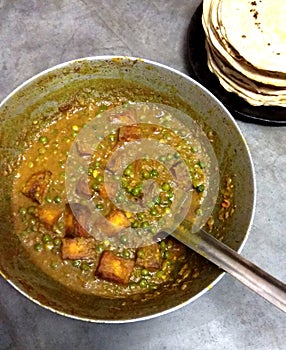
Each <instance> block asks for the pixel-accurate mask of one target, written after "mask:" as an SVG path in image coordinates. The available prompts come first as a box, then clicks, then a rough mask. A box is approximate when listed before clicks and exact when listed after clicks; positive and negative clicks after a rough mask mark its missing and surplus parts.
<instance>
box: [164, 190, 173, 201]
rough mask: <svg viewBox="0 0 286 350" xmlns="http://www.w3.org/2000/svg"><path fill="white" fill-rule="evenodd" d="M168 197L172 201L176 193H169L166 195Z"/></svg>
mask: <svg viewBox="0 0 286 350" xmlns="http://www.w3.org/2000/svg"><path fill="white" fill-rule="evenodd" d="M166 196H167V197H168V198H169V199H171V198H173V197H174V192H172V191H169V192H168V193H166Z"/></svg>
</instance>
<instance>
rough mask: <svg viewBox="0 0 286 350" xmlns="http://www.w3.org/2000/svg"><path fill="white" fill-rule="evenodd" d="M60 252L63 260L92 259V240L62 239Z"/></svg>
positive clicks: (93, 252)
mask: <svg viewBox="0 0 286 350" xmlns="http://www.w3.org/2000/svg"><path fill="white" fill-rule="evenodd" d="M61 251H62V258H63V259H71V260H77V259H86V260H89V259H94V257H95V251H94V240H93V239H92V238H83V237H76V238H63V239H62V246H61Z"/></svg>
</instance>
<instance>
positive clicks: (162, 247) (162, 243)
mask: <svg viewBox="0 0 286 350" xmlns="http://www.w3.org/2000/svg"><path fill="white" fill-rule="evenodd" d="M160 248H161V250H165V249H166V248H167V244H166V242H165V241H161V242H160Z"/></svg>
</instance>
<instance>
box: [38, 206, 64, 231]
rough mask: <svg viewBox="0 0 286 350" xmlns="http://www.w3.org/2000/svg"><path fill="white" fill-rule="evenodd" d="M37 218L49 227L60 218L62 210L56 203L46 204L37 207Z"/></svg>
mask: <svg viewBox="0 0 286 350" xmlns="http://www.w3.org/2000/svg"><path fill="white" fill-rule="evenodd" d="M37 213H38V214H37V215H38V218H39V220H40V221H41V222H42V223H43V224H44V225H45V226H47V227H48V228H51V227H52V226H54V225H55V223H56V222H57V221H58V219H59V218H60V216H61V214H62V212H61V211H60V210H59V207H58V206H57V205H52V204H48V205H45V206H42V207H39V208H38V212H37Z"/></svg>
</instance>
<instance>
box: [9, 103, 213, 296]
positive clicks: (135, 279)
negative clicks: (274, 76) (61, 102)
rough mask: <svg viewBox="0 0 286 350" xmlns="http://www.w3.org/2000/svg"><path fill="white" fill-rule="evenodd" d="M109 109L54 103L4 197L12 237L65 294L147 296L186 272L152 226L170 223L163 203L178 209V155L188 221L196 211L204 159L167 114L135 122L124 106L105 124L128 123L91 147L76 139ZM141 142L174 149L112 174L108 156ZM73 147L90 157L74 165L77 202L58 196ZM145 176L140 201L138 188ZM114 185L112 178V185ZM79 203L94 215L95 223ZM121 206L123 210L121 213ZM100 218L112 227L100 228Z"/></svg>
mask: <svg viewBox="0 0 286 350" xmlns="http://www.w3.org/2000/svg"><path fill="white" fill-rule="evenodd" d="M114 107H115V105H112V104H111V105H109V106H106V105H104V104H101V105H100V104H98V103H95V102H89V103H87V104H85V105H84V106H82V105H79V104H78V103H73V104H70V105H68V106H66V105H65V106H62V107H61V108H62V117H61V118H60V119H58V120H57V121H55V122H53V123H50V124H49V125H47V127H46V128H44V129H42V130H41V131H40V133H39V134H37V136H36V137H35V139H34V140H33V141H32V142H30V145H29V147H28V148H27V150H26V153H25V154H24V155H23V157H22V159H23V160H22V162H21V164H20V167H19V169H18V174H17V178H16V180H15V183H14V195H13V198H14V203H13V205H14V213H15V220H16V228H17V234H18V236H19V238H20V239H21V241H22V242H23V245H24V246H25V248H26V249H27V250H28V252H29V254H30V256H31V258H32V259H33V261H34V263H35V264H37V265H39V266H40V267H41V269H42V270H43V271H44V272H45V273H47V274H49V275H50V276H52V277H53V278H55V279H57V280H58V281H60V282H61V283H62V284H64V285H66V286H68V287H69V288H72V289H76V290H79V291H81V292H85V293H93V294H97V295H103V296H110V295H112V296H122V295H126V294H131V293H142V292H146V291H150V290H156V289H158V288H160V287H162V286H164V285H168V283H170V282H172V281H175V280H176V279H178V277H179V276H180V278H186V277H187V276H188V275H189V274H190V273H191V270H192V269H191V267H190V266H189V263H188V259H187V251H186V248H185V247H184V246H183V245H182V244H181V243H179V242H178V241H176V240H175V239H173V238H171V237H170V236H168V235H166V234H165V235H164V232H162V231H160V224H161V223H162V220H163V221H164V222H165V223H166V222H168V221H170V222H172V221H173V220H174V217H175V215H177V214H178V212H177V210H176V213H174V210H172V205H175V204H176V205H177V206H175V208H176V209H179V207H180V203H181V202H180V201H179V200H178V199H176V191H177V190H178V181H179V182H183V181H184V178H182V177H181V178H180V175H182V172H181V169H180V162H179V159H180V158H183V159H184V162H185V164H186V166H187V169H188V179H187V180H188V181H189V185H188V181H187V183H186V186H189V187H187V188H186V189H187V191H189V192H192V202H191V206H190V208H189V212H188V213H186V216H187V217H188V219H189V220H192V218H194V217H195V216H196V215H200V210H201V209H200V208H201V203H202V201H203V199H204V196H205V193H206V190H207V186H208V178H207V172H206V171H205V169H206V163H205V162H206V160H207V157H206V156H205V155H204V153H203V151H202V149H201V148H200V147H199V145H198V144H197V141H196V140H192V139H191V136H190V135H189V134H188V132H187V131H186V130H183V129H181V130H172V129H170V127H169V125H168V120H167V119H168V118H165V119H164V118H162V121H163V122H162V123H161V124H160V125H153V124H148V123H144V122H142V123H136V121H135V120H133V119H132V113H130V112H128V108H127V109H126V111H125V112H123V113H122V112H121V113H117V114H115V115H113V116H112V118H113V120H112V122H114V120H115V121H116V119H118V120H119V121H122V120H124V121H127V122H128V125H124V126H121V127H118V128H117V129H116V128H115V129H114V130H112V131H111V132H110V134H109V135H108V136H107V137H104V138H102V140H101V141H100V143H99V144H98V146H97V147H96V149H95V150H92V151H91V150H90V149H89V147H88V145H86V144H85V143H84V142H79V141H78V140H77V137H78V136H79V134H80V132H81V130H84V128H85V127H86V126H87V125H88V123H89V122H90V121H91V120H93V119H94V118H95V119H96V118H100V117H101V116H102V114H103V113H105V111H108V110H112V108H114ZM123 107H124V106H123ZM165 117H166V116H165ZM142 138H144V139H152V140H156V141H157V142H159V143H161V144H163V145H166V147H167V145H171V146H172V147H173V148H174V149H176V151H175V152H173V153H168V154H165V155H154V157H152V158H150V157H149V156H148V155H147V156H146V157H145V158H144V157H143V158H140V159H136V160H135V161H134V162H131V163H130V164H128V165H127V166H126V167H125V168H124V170H123V173H122V176H121V177H119V176H118V175H116V167H118V162H119V163H122V159H121V158H120V157H116V158H115V159H113V160H112V155H113V154H114V152H115V150H116V149H119V148H120V147H121V148H123V149H124V147H125V146H126V145H128V143H130V142H136V141H138V140H140V139H142ZM72 145H75V147H76V148H75V149H76V153H77V156H78V157H79V158H82V159H84V158H85V157H89V164H88V171H87V174H85V173H84V170H83V169H81V167H80V166H79V167H78V168H79V177H78V179H74V181H76V184H75V196H78V200H77V201H76V202H73V203H71V202H70V200H69V198H68V196H67V192H66V163H67V160H68V156H69V152H70V149H71V146H72ZM120 165H121V166H122V164H120ZM75 166H76V165H75ZM168 169H169V170H170V171H169V170H168ZM106 174H107V175H109V176H110V177H109V180H108V181H107V180H106ZM174 175H176V176H177V179H178V181H175V180H174ZM176 176H175V177H176ZM110 179H111V180H110ZM113 180H114V181H113ZM150 180H152V181H151V185H150V186H151V188H150V187H149V189H148V193H149V196H148V200H147V199H146V194H145V192H146V191H144V183H145V182H146V181H150ZM71 181H73V179H72V180H71ZM115 181H120V187H118V186H116V182H115ZM152 186H153V187H156V188H155V189H156V191H155V190H154V188H152ZM150 194H151V195H150ZM179 199H180V198H179ZM88 201H90V202H92V204H93V208H94V211H96V212H98V213H99V214H100V216H96V220H94V222H93V221H92V214H93V213H92V212H91V210H90V208H89V207H88V206H87V205H86V203H87V202H88ZM144 201H145V202H144ZM143 202H144V203H145V206H143V205H142V203H143ZM126 203H127V204H128V205H129V207H128V205H127V206H126V205H125V207H124V204H126ZM132 204H134V205H136V206H138V205H139V207H140V205H141V206H142V211H137V212H134V211H132V210H129V209H130V206H131V207H132ZM122 206H123V207H124V208H125V209H122ZM126 208H127V209H126ZM18 213H19V214H20V215H19V214H18ZM104 219H105V220H104ZM106 220H107V221H108V222H109V223H110V224H111V225H109V226H106ZM128 229H132V231H131V234H130V232H129V231H128ZM126 230H127V231H126ZM125 232H127V233H125ZM128 232H129V233H128ZM100 234H101V236H100ZM130 235H136V236H137V238H138V237H141V238H142V237H145V238H146V237H148V239H149V240H148V244H146V245H142V244H141V245H140V246H134V244H132V243H133V242H131V241H132V237H131V236H130Z"/></svg>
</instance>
